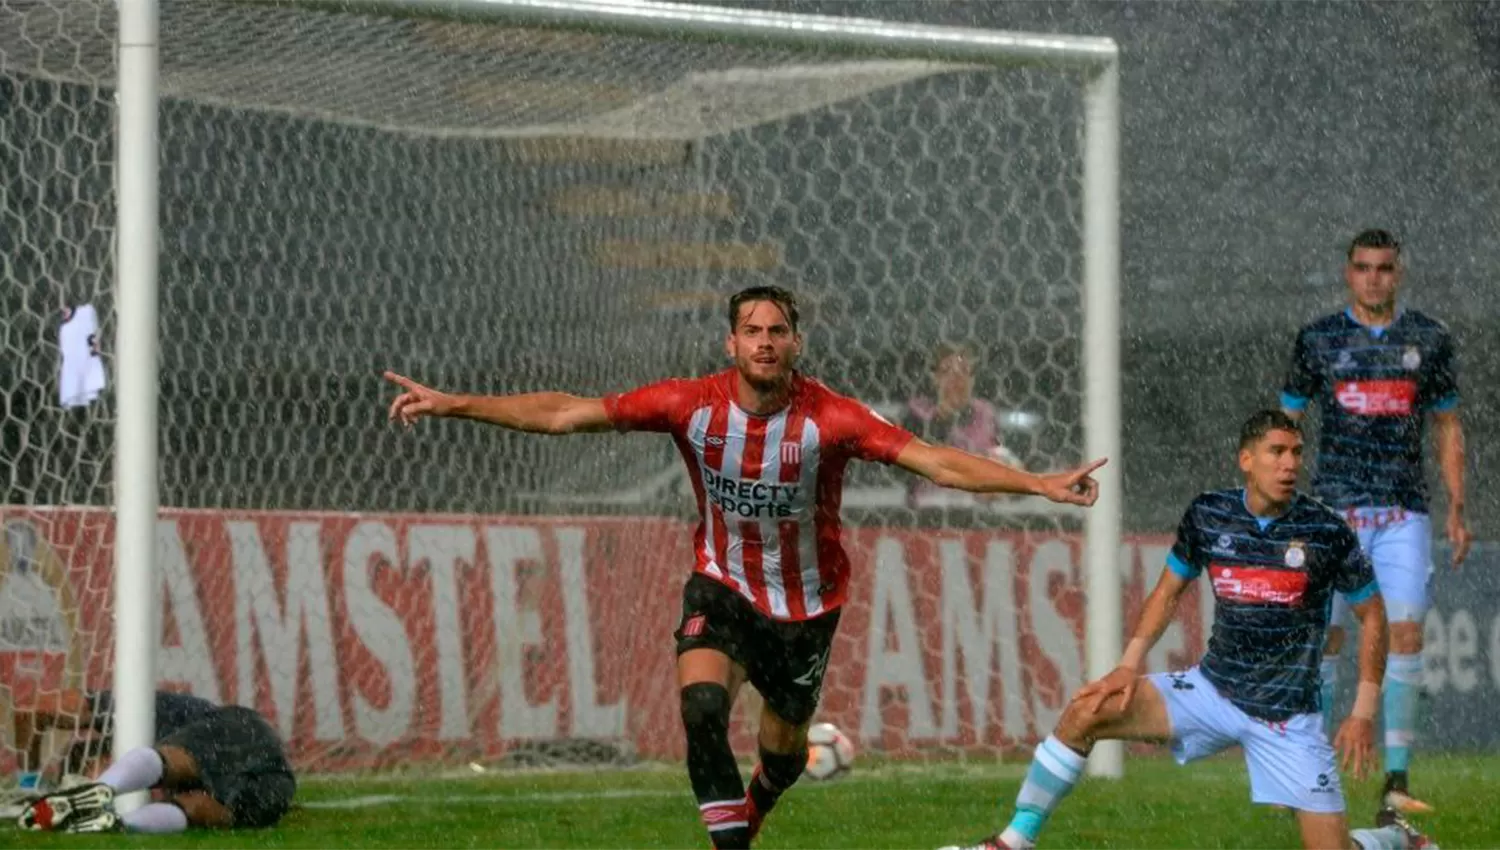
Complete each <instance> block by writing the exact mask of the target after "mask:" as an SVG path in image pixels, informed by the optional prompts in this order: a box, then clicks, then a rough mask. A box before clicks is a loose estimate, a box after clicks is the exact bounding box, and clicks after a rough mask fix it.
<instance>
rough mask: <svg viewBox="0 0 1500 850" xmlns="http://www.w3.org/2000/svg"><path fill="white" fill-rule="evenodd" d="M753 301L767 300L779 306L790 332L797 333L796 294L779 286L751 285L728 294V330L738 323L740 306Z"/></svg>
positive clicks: (737, 325)
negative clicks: (789, 326)
mask: <svg viewBox="0 0 1500 850" xmlns="http://www.w3.org/2000/svg"><path fill="white" fill-rule="evenodd" d="M755 301H769V302H771V303H772V304H775V305H776V306H777V307H780V308H781V312H782V314H783V315H785V316H786V320H787V322H788V323H789V324H790V325H791V326H792V333H797V320H798V318H799V314H798V312H797V296H795V295H793V294H792V293H791V290H789V289H782V288H781V287H779V286H752V287H749V288H747V289H741V290H740V291H739V292H736V293H735V294H733V295H731V296H729V330H730V332H731V333H733V332H734V330H735V329H736V328H738V327H739V324H740V307H741V305H744V304H749V303H752V302H755Z"/></svg>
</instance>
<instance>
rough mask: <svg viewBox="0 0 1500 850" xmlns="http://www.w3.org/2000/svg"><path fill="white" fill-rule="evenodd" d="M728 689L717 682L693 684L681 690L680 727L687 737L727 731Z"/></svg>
mask: <svg viewBox="0 0 1500 850" xmlns="http://www.w3.org/2000/svg"><path fill="white" fill-rule="evenodd" d="M729 709H730V700H729V689H728V688H725V687H724V686H723V685H720V684H718V683H717V682H695V683H693V684H691V685H688V686H686V687H684V688H683V689H682V725H683V728H684V729H686V730H687V733H688V735H689V736H692V735H693V734H695V733H703V732H717V731H720V730H724V731H727V730H728V729H729Z"/></svg>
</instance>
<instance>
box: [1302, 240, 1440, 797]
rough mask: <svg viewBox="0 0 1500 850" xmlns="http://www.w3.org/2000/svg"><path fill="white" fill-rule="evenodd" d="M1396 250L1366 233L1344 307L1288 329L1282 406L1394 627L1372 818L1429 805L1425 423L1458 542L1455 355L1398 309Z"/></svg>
mask: <svg viewBox="0 0 1500 850" xmlns="http://www.w3.org/2000/svg"><path fill="white" fill-rule="evenodd" d="M1401 276H1402V268H1401V246H1400V245H1399V244H1398V243H1397V241H1396V239H1395V238H1394V237H1392V236H1391V234H1389V233H1387V232H1385V231H1383V230H1367V231H1365V232H1363V233H1361V234H1359V235H1358V236H1356V237H1355V238H1354V241H1353V243H1352V244H1351V245H1350V246H1349V251H1348V255H1347V262H1346V263H1345V266H1344V279H1345V281H1346V282H1347V284H1348V287H1349V295H1350V298H1349V306H1348V308H1346V309H1345V310H1342V311H1340V312H1338V313H1334V314H1332V315H1330V316H1325V317H1323V318H1321V319H1318V320H1317V321H1315V322H1313V323H1311V324H1309V325H1307V326H1306V327H1304V328H1303V329H1302V330H1301V332H1300V333H1298V334H1297V343H1296V347H1295V350H1294V351H1293V354H1292V363H1291V367H1290V369H1289V371H1288V375H1287V380H1286V385H1285V388H1284V389H1283V390H1282V394H1281V402H1282V407H1283V408H1284V409H1285V410H1286V411H1287V412H1288V413H1291V414H1292V415H1294V416H1301V415H1302V414H1303V412H1304V411H1306V410H1307V409H1308V408H1309V407H1316V408H1317V410H1318V414H1319V418H1320V420H1321V424H1322V435H1321V439H1320V440H1319V445H1318V456H1317V464H1316V474H1315V475H1314V477H1313V491H1314V493H1315V494H1316V495H1317V496H1318V497H1319V498H1320V499H1322V500H1324V501H1325V502H1327V503H1328V504H1329V505H1331V506H1332V507H1334V508H1335V509H1337V510H1339V511H1341V512H1343V513H1344V516H1345V519H1346V520H1347V521H1348V522H1349V524H1350V525H1351V526H1353V527H1354V529H1355V531H1356V532H1357V533H1358V534H1359V537H1360V543H1361V545H1362V546H1363V547H1364V549H1365V551H1366V552H1367V553H1368V554H1369V556H1370V560H1371V561H1372V562H1373V564H1374V568H1375V577H1376V580H1377V581H1378V582H1379V583H1380V593H1381V595H1382V596H1383V597H1384V598H1385V604H1386V613H1387V615H1388V616H1389V618H1390V623H1391V654H1390V662H1389V663H1388V664H1387V666H1386V673H1385V683H1384V713H1385V729H1386V733H1385V767H1386V781H1385V787H1384V789H1383V790H1382V792H1381V807H1382V810H1383V814H1382V817H1389V815H1390V812H1391V811H1392V810H1399V811H1402V812H1414V811H1426V810H1429V809H1430V808H1431V807H1430V806H1428V805H1427V804H1426V803H1422V802H1420V801H1417V800H1415V799H1413V798H1412V797H1411V795H1410V794H1409V792H1408V782H1407V767H1408V764H1409V762H1410V754H1411V744H1412V740H1413V738H1414V735H1413V730H1414V728H1415V726H1416V723H1415V714H1416V707H1417V693H1418V690H1419V689H1420V688H1421V684H1422V676H1423V673H1422V624H1423V619H1424V618H1425V616H1426V613H1427V605H1428V596H1427V583H1428V578H1429V576H1430V575H1431V573H1432V523H1431V520H1430V519H1429V517H1428V493H1427V482H1426V479H1425V477H1424V475H1423V469H1422V443H1423V437H1424V431H1425V425H1426V422H1427V418H1428V417H1429V416H1430V417H1432V420H1433V425H1434V433H1435V434H1436V437H1437V457H1438V462H1439V465H1440V466H1441V467H1442V474H1443V481H1444V483H1445V484H1446V485H1447V490H1448V517H1447V523H1446V527H1447V533H1448V539H1449V541H1450V542H1451V543H1452V544H1453V563H1454V565H1455V566H1457V565H1458V564H1460V563H1462V561H1463V559H1464V556H1465V554H1467V552H1468V548H1469V531H1468V528H1467V526H1466V525H1465V523H1464V460H1463V455H1464V448H1463V444H1464V437H1463V429H1462V426H1461V425H1460V424H1459V418H1458V403H1459V391H1458V377H1457V372H1458V368H1457V362H1456V361H1457V357H1456V355H1455V353H1454V345H1453V338H1452V336H1451V335H1450V334H1449V333H1448V328H1447V327H1446V326H1444V325H1443V323H1441V322H1439V321H1437V320H1436V319H1433V318H1430V317H1428V316H1426V315H1424V314H1422V313H1420V312H1418V311H1416V310H1411V309H1407V308H1405V307H1402V306H1401V305H1399V304H1398V302H1397V300H1396V294H1397V292H1398V291H1399V289H1400V285H1401ZM1346 618H1347V609H1346V606H1345V605H1344V604H1343V600H1341V599H1335V601H1334V609H1333V614H1332V618H1331V620H1330V623H1329V629H1328V644H1327V646H1326V647H1325V651H1324V658H1323V687H1324V697H1323V699H1324V702H1325V704H1326V703H1330V702H1331V701H1332V700H1331V697H1332V694H1333V690H1334V683H1335V677H1336V675H1337V671H1338V662H1339V654H1340V651H1341V649H1342V648H1343V643H1344V629H1343V623H1344V621H1345V619H1346Z"/></svg>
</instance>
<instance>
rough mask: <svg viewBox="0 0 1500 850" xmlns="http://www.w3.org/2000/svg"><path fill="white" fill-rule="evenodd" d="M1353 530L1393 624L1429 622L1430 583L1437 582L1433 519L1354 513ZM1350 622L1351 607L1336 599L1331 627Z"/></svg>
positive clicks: (1391, 511)
mask: <svg viewBox="0 0 1500 850" xmlns="http://www.w3.org/2000/svg"><path fill="white" fill-rule="evenodd" d="M1344 519H1345V520H1347V521H1348V523H1349V527H1350V528H1353V529H1354V531H1355V533H1356V534H1358V535H1359V545H1360V547H1361V548H1363V549H1364V550H1365V554H1366V555H1367V556H1369V558H1370V563H1371V564H1372V565H1373V566H1374V567H1375V583H1376V584H1378V585H1380V596H1381V598H1382V599H1384V600H1385V615H1386V619H1388V620H1390V621H1391V622H1392V623H1420V622H1422V618H1424V617H1426V616H1427V582H1428V581H1429V580H1430V579H1431V578H1432V518H1431V517H1429V516H1428V515H1427V514H1417V513H1412V512H1411V511H1408V510H1406V509H1404V508H1350V509H1349V510H1347V511H1344ZM1348 620H1349V603H1347V602H1345V601H1344V596H1343V594H1340V593H1335V594H1334V595H1333V610H1332V612H1331V613H1330V614H1329V615H1328V625H1330V626H1343V625H1347V624H1348Z"/></svg>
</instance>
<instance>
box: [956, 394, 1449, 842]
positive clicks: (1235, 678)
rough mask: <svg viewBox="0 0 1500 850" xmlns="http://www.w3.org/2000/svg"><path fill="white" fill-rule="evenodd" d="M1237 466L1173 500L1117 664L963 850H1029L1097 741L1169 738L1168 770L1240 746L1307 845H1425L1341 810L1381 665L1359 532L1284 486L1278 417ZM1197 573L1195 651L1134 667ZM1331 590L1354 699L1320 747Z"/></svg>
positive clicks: (1290, 472) (1297, 447)
mask: <svg viewBox="0 0 1500 850" xmlns="http://www.w3.org/2000/svg"><path fill="white" fill-rule="evenodd" d="M1239 465H1240V469H1241V471H1242V472H1243V473H1244V481H1245V485H1244V487H1243V488H1235V489H1232V490H1220V491H1215V492H1209V493H1204V494H1202V495H1200V496H1199V497H1198V498H1196V499H1194V500H1193V502H1192V504H1191V505H1190V506H1189V507H1188V509H1187V512H1186V513H1185V514H1184V515H1183V518H1182V523H1181V525H1180V527H1179V529H1178V532H1177V540H1176V542H1175V543H1174V545H1173V546H1172V550H1171V553H1170V554H1169V555H1168V557H1167V565H1166V569H1164V570H1163V571H1162V574H1161V579H1160V580H1159V581H1158V582H1157V585H1156V589H1155V590H1153V591H1152V592H1151V595H1150V597H1149V598H1147V600H1146V603H1145V605H1144V608H1143V610H1142V612H1141V618H1140V621H1139V623H1138V624H1137V625H1136V629H1135V637H1134V638H1133V639H1132V640H1131V641H1130V643H1129V645H1128V646H1127V648H1126V650H1125V654H1124V657H1123V658H1122V659H1121V661H1120V665H1119V666H1118V667H1116V668H1115V669H1114V670H1113V671H1112V672H1110V673H1109V675H1107V676H1105V677H1104V678H1102V679H1099V680H1098V681H1095V682H1093V683H1091V684H1089V685H1087V686H1085V687H1084V688H1083V689H1082V690H1080V691H1079V692H1078V693H1077V694H1076V695H1075V696H1074V697H1073V699H1072V700H1071V701H1070V702H1069V703H1068V706H1067V708H1066V709H1064V711H1063V715H1062V718H1061V719H1060V720H1059V721H1058V724H1057V727H1056V729H1055V730H1054V731H1053V733H1052V735H1051V736H1049V737H1048V738H1047V739H1046V740H1045V741H1043V742H1042V743H1041V745H1040V746H1038V747H1037V750H1036V755H1035V757H1034V758H1033V760H1032V762H1031V768H1030V769H1029V770H1028V771H1027V774H1026V779H1025V781H1024V782H1023V784H1022V785H1021V790H1020V793H1019V795H1018V796H1017V798H1016V808H1015V813H1014V815H1013V816H1012V818H1011V820H1010V823H1009V824H1008V825H1007V826H1006V828H1005V830H1004V831H1003V832H1001V833H1000V834H998V835H995V836H992V837H990V838H988V839H986V840H985V841H983V842H981V843H980V844H978V845H976V846H975V847H974V848H971V850H997V848H1029V847H1032V846H1033V845H1034V844H1035V842H1036V840H1037V837H1038V834H1039V833H1040V831H1041V828H1042V826H1043V825H1044V823H1045V822H1046V820H1047V818H1048V817H1049V816H1050V815H1051V814H1052V812H1053V810H1054V809H1055V808H1056V807H1057V804H1058V803H1059V802H1060V801H1061V800H1062V798H1063V797H1064V796H1065V795H1066V794H1067V793H1068V792H1069V791H1071V790H1072V788H1073V786H1074V785H1075V784H1076V783H1077V782H1078V780H1079V778H1080V777H1081V776H1082V775H1083V768H1084V765H1085V763H1086V761H1087V759H1088V754H1089V751H1090V750H1091V749H1092V748H1093V746H1094V743H1095V742H1096V741H1099V740H1103V739H1116V740H1128V741H1162V742H1168V743H1170V744H1171V747H1172V753H1173V755H1174V756H1175V757H1176V758H1177V760H1178V761H1179V762H1180V763H1187V762H1189V761H1193V760H1195V759H1199V758H1203V757H1206V756H1209V755H1213V754H1214V753H1218V752H1221V751H1223V750H1225V749H1228V748H1229V747H1232V746H1235V745H1239V746H1241V747H1242V748H1243V749H1244V753H1245V761H1246V765H1247V767H1248V768H1249V772H1250V796H1251V799H1252V800H1253V801H1254V802H1256V803H1264V804H1270V805H1277V806H1283V807H1286V808H1289V809H1292V810H1294V811H1295V812H1296V814H1297V819H1298V823H1299V825H1300V827H1301V831H1302V842H1303V845H1304V846H1306V847H1309V848H1311V847H1318V848H1328V847H1346V848H1363V849H1364V850H1397V849H1398V848H1415V847H1428V846H1430V845H1429V843H1428V842H1427V839H1426V838H1425V837H1424V836H1422V835H1421V834H1420V833H1418V832H1417V831H1416V830H1414V829H1412V828H1411V827H1410V826H1409V825H1407V824H1406V823H1405V821H1402V820H1400V818H1399V817H1397V818H1396V819H1394V820H1393V821H1392V822H1391V823H1389V824H1387V825H1384V826H1381V827H1380V828H1377V829H1360V830H1356V831H1354V832H1353V833H1350V832H1349V831H1348V821H1347V819H1346V817H1345V814H1344V794H1343V790H1342V786H1341V783H1340V781H1339V764H1338V762H1339V758H1338V753H1341V754H1342V761H1343V764H1344V766H1345V767H1347V768H1349V769H1352V770H1353V771H1354V772H1355V773H1356V774H1363V773H1365V772H1366V771H1367V769H1368V768H1369V767H1370V766H1371V765H1372V763H1373V756H1374V736H1375V728H1374V717H1375V712H1376V708H1377V704H1378V703H1379V699H1380V684H1379V683H1380V680H1381V675H1382V672H1383V669H1384V667H1385V657H1386V619H1385V606H1384V604H1383V603H1382V601H1381V597H1380V593H1379V591H1378V589H1377V588H1376V584H1375V577H1374V574H1373V573H1372V571H1371V569H1370V565H1369V561H1368V560H1367V559H1366V558H1365V555H1364V552H1363V551H1362V550H1361V548H1360V545H1359V541H1358V539H1357V538H1356V537H1355V534H1354V532H1353V531H1352V530H1351V529H1350V528H1349V526H1348V524H1347V523H1345V522H1344V521H1343V518H1342V517H1341V516H1340V515H1339V514H1338V513H1337V512H1335V511H1333V510H1332V509H1330V508H1328V507H1327V506H1325V505H1323V504H1322V503H1321V502H1319V501H1317V500H1316V499H1313V498H1311V497H1310V496H1306V495H1303V494H1301V493H1298V492H1297V490H1296V485H1297V475H1298V473H1299V472H1300V471H1301V468H1302V433H1301V430H1300V427H1299V426H1298V424H1297V423H1296V422H1295V421H1293V420H1292V419H1291V418H1290V417H1289V416H1287V415H1286V414H1285V413H1283V412H1281V411H1279V410H1266V411H1261V412H1259V413H1257V414H1255V415H1254V416H1252V417H1251V418H1250V419H1249V420H1248V421H1247V422H1246V423H1245V425H1244V427H1243V428H1242V429H1241V432H1240V442H1239ZM1199 576H1203V577H1204V578H1205V580H1207V581H1209V582H1211V584H1212V588H1213V593H1214V600H1215V604H1214V623H1213V631H1212V634H1211V637H1210V638H1209V643H1208V651H1207V652H1206V653H1205V654H1204V656H1203V659H1202V660H1201V661H1200V662H1199V664H1198V665H1197V666H1195V667H1193V668H1191V669H1189V670H1185V671H1181V672H1175V673H1151V674H1145V670H1144V663H1145V659H1146V655H1147V653H1149V652H1150V651H1151V648H1152V646H1154V645H1155V644H1156V641H1157V640H1158V639H1159V638H1160V637H1161V634H1162V632H1164V631H1165V630H1166V628H1167V625H1168V624H1169V623H1170V622H1171V620H1172V616H1173V613H1174V612H1175V610H1176V607H1177V601H1178V599H1179V598H1180V597H1181V596H1182V594H1183V592H1184V591H1185V590H1187V588H1188V587H1189V586H1190V585H1191V582H1192V581H1193V580H1194V579H1196V578H1198V577H1199ZM1335 591H1337V592H1341V593H1344V594H1347V595H1348V597H1349V599H1350V600H1351V601H1352V603H1353V607H1354V611H1355V612H1356V613H1357V614H1358V615H1359V618H1360V622H1361V625H1362V627H1363V628H1362V631H1361V639H1360V652H1359V670H1360V686H1359V698H1358V699H1357V700H1356V701H1355V705H1354V710H1353V711H1352V712H1351V713H1350V715H1349V717H1348V718H1347V719H1346V720H1345V721H1344V722H1343V724H1342V725H1341V726H1340V727H1339V730H1338V734H1337V735H1336V736H1335V738H1334V741H1333V744H1331V745H1330V743H1329V741H1328V736H1327V733H1326V732H1325V731H1324V729H1323V718H1322V715H1321V714H1320V708H1321V706H1320V704H1319V687H1318V685H1319V669H1318V657H1319V654H1320V650H1321V647H1322V644H1323V638H1324V630H1325V628H1326V626H1327V617H1328V600H1329V598H1330V596H1331V595H1332V594H1333V593H1334V592H1335ZM1143 674H1145V675H1143ZM1335 748H1337V751H1338V753H1336V751H1335ZM950 850H951V848H950Z"/></svg>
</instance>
